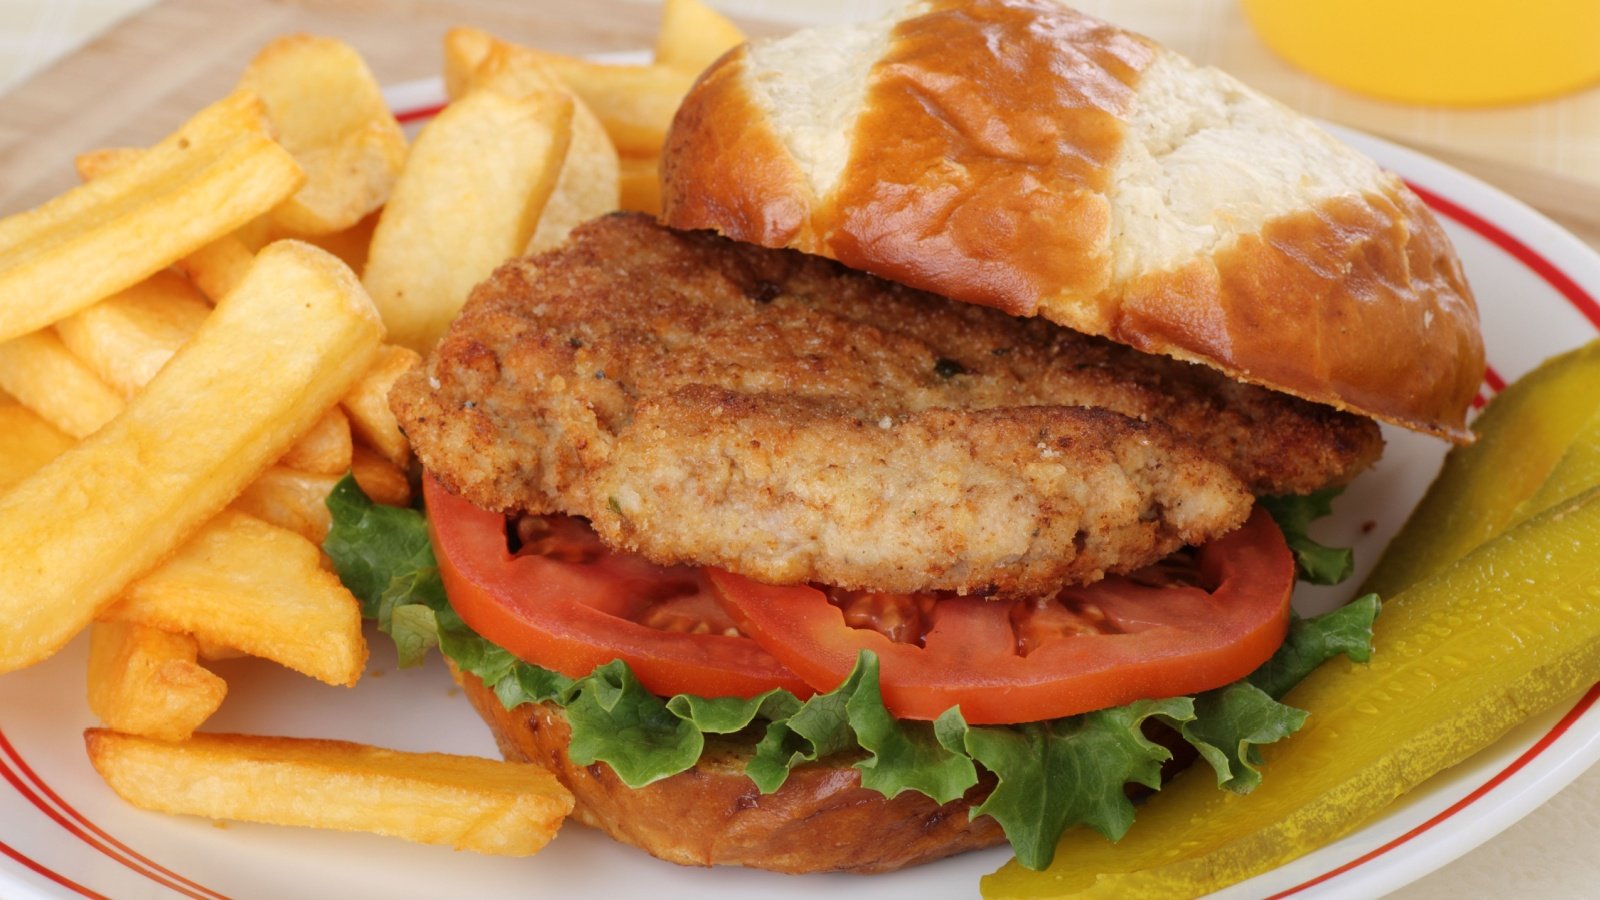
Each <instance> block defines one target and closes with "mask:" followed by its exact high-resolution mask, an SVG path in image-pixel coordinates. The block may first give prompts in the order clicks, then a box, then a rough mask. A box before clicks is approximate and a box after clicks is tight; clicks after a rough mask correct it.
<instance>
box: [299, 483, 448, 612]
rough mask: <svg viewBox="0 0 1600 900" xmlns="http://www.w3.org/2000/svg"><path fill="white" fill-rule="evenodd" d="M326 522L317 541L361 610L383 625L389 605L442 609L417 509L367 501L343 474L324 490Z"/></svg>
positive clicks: (443, 603) (424, 527)
mask: <svg viewBox="0 0 1600 900" xmlns="http://www.w3.org/2000/svg"><path fill="white" fill-rule="evenodd" d="M327 504H328V512H329V513H331V514H332V519H333V521H332V525H331V526H330V527H329V529H328V537H327V538H326V539H325V540H324V541H323V542H322V549H323V550H325V551H326V552H327V554H328V556H329V558H331V559H332V560H333V567H334V571H336V572H338V574H339V580H340V581H343V582H344V584H345V587H347V588H349V589H350V593H352V594H355V595H356V599H357V600H360V601H361V614H362V615H363V616H365V617H367V618H369V619H376V620H377V621H378V627H379V628H382V629H385V630H387V629H388V627H389V622H390V619H391V617H392V616H393V612H394V607H396V606H399V605H404V604H410V603H422V604H423V605H425V606H428V607H429V608H431V609H435V610H440V609H446V608H448V603H447V602H446V600H445V595H444V582H442V581H440V580H439V565H438V563H437V562H436V561H435V559H434V556H433V545H432V544H431V543H430V542H429V540H428V522H427V519H425V518H423V515H422V513H421V512H419V511H417V510H414V509H406V508H402V507H398V506H382V505H380V504H377V503H373V502H372V501H371V500H370V499H368V498H367V495H366V494H365V493H363V492H362V490H361V487H360V485H357V484H356V480H355V479H354V478H352V477H350V476H348V475H346V476H345V477H344V478H342V479H340V481H339V483H338V484H336V485H334V488H333V492H332V493H330V494H329V495H328V500H327Z"/></svg>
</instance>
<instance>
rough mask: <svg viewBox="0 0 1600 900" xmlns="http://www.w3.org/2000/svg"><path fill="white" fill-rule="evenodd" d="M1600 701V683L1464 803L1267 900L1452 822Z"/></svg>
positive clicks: (1276, 899) (1296, 890)
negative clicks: (1440, 824) (1446, 822)
mask: <svg viewBox="0 0 1600 900" xmlns="http://www.w3.org/2000/svg"><path fill="white" fill-rule="evenodd" d="M1597 699H1600V684H1596V685H1594V686H1593V687H1591V688H1589V692H1588V693H1587V694H1584V695H1583V699H1581V700H1579V701H1578V702H1577V703H1575V704H1573V707H1572V708H1571V709H1569V710H1567V714H1566V715H1564V716H1562V717H1561V721H1559V722H1557V723H1556V724H1555V727H1553V728H1551V729H1550V730H1549V731H1548V732H1547V733H1546V734H1545V736H1544V737H1541V738H1539V740H1538V741H1537V742H1535V743H1534V745H1533V746H1532V747H1529V748H1528V749H1527V750H1525V751H1523V753H1522V755H1521V756H1519V757H1517V758H1516V759H1515V760H1513V761H1512V763H1511V765H1509V766H1506V767H1505V768H1504V769H1501V770H1500V771H1499V772H1498V773H1496V774H1495V776H1494V777H1493V778H1490V779H1489V780H1488V781H1485V782H1484V783H1483V784H1480V785H1478V787H1477V789H1476V790H1474V791H1473V792H1472V793H1470V794H1468V795H1466V796H1465V797H1462V798H1461V799H1460V800H1457V801H1456V802H1455V803H1452V804H1451V805H1450V806H1449V808H1447V809H1445V810H1443V811H1442V812H1440V813H1439V814H1438V815H1436V816H1434V817H1433V818H1431V819H1429V820H1428V821H1426V822H1423V823H1422V824H1421V825H1418V826H1417V827H1415V828H1413V829H1411V830H1410V831H1408V832H1406V833H1405V834H1402V835H1400V836H1399V837H1397V838H1395V839H1394V840H1392V841H1390V842H1389V843H1387V844H1384V845H1383V846H1382V847H1379V848H1377V849H1375V850H1372V851H1371V852H1369V853H1367V854H1365V855H1363V856H1358V857H1356V858H1355V859H1352V860H1350V861H1349V862H1347V863H1345V864H1344V865H1342V866H1339V867H1338V868H1336V869H1329V870H1328V871H1327V872H1324V873H1322V874H1321V875H1318V876H1317V877H1315V878H1313V879H1311V880H1310V881H1303V882H1301V883H1300V884H1297V885H1295V886H1294V887H1292V888H1289V889H1288V890H1286V891H1281V892H1279V893H1276V894H1273V895H1272V896H1270V897H1268V898H1267V900H1279V898H1282V897H1288V896H1292V895H1294V894H1298V893H1300V892H1301V891H1303V890H1306V889H1307V888H1311V887H1314V886H1316V885H1319V884H1321V883H1323V882H1324V881H1327V880H1328V879H1330V878H1334V877H1336V876H1338V875H1342V874H1344V873H1345V872H1348V871H1350V870H1351V869H1354V868H1355V867H1356V866H1359V865H1361V864H1362V863H1365V862H1368V861H1370V860H1374V859H1377V858H1378V857H1380V856H1382V855H1383V854H1385V853H1388V852H1389V851H1390V850H1393V849H1394V848H1396V847H1398V846H1400V845H1401V844H1404V843H1406V842H1407V841H1409V840H1411V839H1412V838H1414V837H1416V836H1417V835H1419V834H1422V833H1423V832H1425V831H1427V830H1429V829H1430V828H1432V827H1433V826H1435V825H1437V824H1439V823H1440V822H1443V821H1444V820H1445V819H1448V818H1450V817H1451V816H1453V815H1455V814H1456V813H1458V812H1460V811H1462V810H1463V809H1466V808H1467V807H1468V806H1469V805H1471V804H1472V803H1473V802H1474V801H1476V800H1477V799H1478V798H1479V797H1482V796H1483V795H1484V794H1487V793H1489V792H1490V791H1492V790H1494V789H1495V788H1496V787H1499V786H1500V784H1501V783H1503V782H1504V781H1505V780H1506V779H1507V778H1510V777H1511V776H1512V775H1515V774H1517V772H1519V771H1521V770H1522V768H1523V767H1524V766H1526V765H1527V764H1528V763H1530V762H1532V761H1533V759H1534V758H1535V757H1537V756H1538V755H1539V754H1541V753H1543V752H1544V751H1545V750H1546V749H1547V748H1548V747H1549V746H1550V745H1551V744H1553V743H1555V741H1556V739H1557V738H1559V737H1561V736H1562V735H1563V734H1566V733H1567V729H1569V728H1571V727H1572V723H1574V722H1576V721H1578V719H1580V718H1582V717H1583V714H1584V713H1586V712H1588V711H1589V708H1590V707H1592V706H1594V703H1595V700H1597Z"/></svg>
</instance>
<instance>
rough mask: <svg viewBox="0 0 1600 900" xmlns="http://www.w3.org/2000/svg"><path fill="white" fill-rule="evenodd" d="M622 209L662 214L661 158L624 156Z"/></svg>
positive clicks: (653, 214) (654, 214)
mask: <svg viewBox="0 0 1600 900" xmlns="http://www.w3.org/2000/svg"><path fill="white" fill-rule="evenodd" d="M621 175H622V205H621V208H622V209H631V210H634V211H636V212H643V213H649V214H650V215H652V216H656V215H660V214H661V158H660V157H656V156H652V157H650V158H649V159H638V158H636V157H632V156H624V157H623V158H622V170H621Z"/></svg>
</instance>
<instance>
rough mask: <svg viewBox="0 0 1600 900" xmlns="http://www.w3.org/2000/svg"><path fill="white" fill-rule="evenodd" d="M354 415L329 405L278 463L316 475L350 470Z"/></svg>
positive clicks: (338, 473) (342, 472) (335, 473)
mask: <svg viewBox="0 0 1600 900" xmlns="http://www.w3.org/2000/svg"><path fill="white" fill-rule="evenodd" d="M350 452H351V441H350V419H349V418H347V417H346V416H345V414H344V413H343V412H340V410H339V407H337V406H333V407H329V409H328V411H327V412H325V413H323V414H322V418H320V419H318V420H317V424H315V425H313V426H311V430H310V431H308V432H306V433H305V434H304V435H302V436H301V437H300V440H298V441H296V442H295V444H294V446H293V447H290V448H289V452H288V453H285V454H284V455H283V457H282V458H281V459H279V460H278V464H279V465H281V466H286V467H288V468H291V469H299V470H301V471H303V472H310V473H312V474H314V475H343V474H344V473H345V472H347V471H349V470H350Z"/></svg>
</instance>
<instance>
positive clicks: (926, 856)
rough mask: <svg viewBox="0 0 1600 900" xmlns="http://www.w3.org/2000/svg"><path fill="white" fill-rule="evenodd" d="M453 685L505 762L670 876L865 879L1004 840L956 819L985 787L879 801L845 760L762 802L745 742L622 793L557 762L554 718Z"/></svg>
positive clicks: (479, 688) (717, 748) (599, 771)
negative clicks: (535, 769)
mask: <svg viewBox="0 0 1600 900" xmlns="http://www.w3.org/2000/svg"><path fill="white" fill-rule="evenodd" d="M457 680H458V681H459V682H460V683H461V686H462V689H463V690H464V691H465V692H466V694H467V698H468V699H470V700H471V701H472V705H473V707H474V708H475V709H477V711H478V714H479V715H481V716H482V717H483V719H484V721H485V722H487V723H489V727H490V728H491V729H492V730H493V731H494V736H495V741H496V742H497V743H498V744H499V745H500V752H501V753H503V754H504V755H505V757H506V759H510V760H516V761H521V762H533V763H538V764H540V765H542V766H544V767H545V768H547V769H549V770H550V771H551V772H552V773H554V774H555V776H556V777H557V778H559V779H560V780H561V783H562V784H564V785H566V786H567V789H568V790H570V791H572V793H573V796H574V797H575V798H576V800H577V807H576V809H575V810H574V811H573V816H574V817H575V818H576V819H577V820H578V821H579V822H582V823H583V824H585V825H588V826H591V827H593V828H598V829H600V830H601V831H604V832H605V833H606V834H608V835H610V836H611V837H612V838H614V839H615V840H618V841H621V842H623V843H625V844H632V845H633V846H635V847H638V848H640V849H641V850H644V851H646V852H647V853H650V854H651V855H653V856H658V857H660V858H661V859H665V860H668V861H670V862H675V863H678V864H680V865H686V866H749V867H751V868H757V869H770V870H772V871H775V872H788V873H802V872H857V873H863V874H866V873H874V872H892V871H894V870H896V869H902V868H905V867H906V866H914V865H917V864H919V863H925V862H932V861H933V860H936V859H941V858H943V857H946V856H951V855H953V854H956V853H963V852H965V851H967V850H976V849H980V848H983V847H991V846H994V845H996V844H999V843H1001V842H1003V841H1004V840H1005V835H1004V834H1003V833H1002V832H1001V830H1000V826H999V825H997V824H996V823H995V821H994V820H993V819H991V818H989V817H988V816H981V817H979V818H977V819H975V820H969V818H968V815H967V812H968V810H969V809H970V808H971V807H972V806H973V805H974V804H977V803H981V802H982V801H983V798H984V797H985V796H987V795H988V793H989V791H990V790H992V789H993V787H994V781H993V779H992V777H990V776H988V775H985V776H984V780H982V781H980V782H979V783H978V784H977V785H976V786H975V787H973V788H972V789H971V790H970V791H968V792H967V794H966V796H965V797H962V798H961V799H959V800H956V801H954V802H951V803H945V804H942V805H941V804H939V803H935V802H934V801H933V800H930V799H929V798H927V797H925V796H923V795H921V794H918V793H915V792H912V791H906V792H904V793H902V794H900V795H899V796H898V797H893V798H888V797H884V796H883V795H882V794H879V793H877V792H876V791H872V790H869V789H867V788H864V787H862V786H861V773H860V772H858V771H857V770H856V769H854V768H853V767H852V766H851V765H850V763H851V762H853V761H854V760H853V759H852V758H841V759H837V760H830V761H828V762H823V763H815V764H810V765H804V766H799V767H797V768H796V769H795V770H794V771H793V772H792V773H790V775H789V780H788V781H786V782H784V785H783V787H781V788H779V789H778V790H776V791H774V792H773V793H770V794H763V793H761V792H760V791H758V790H757V789H756V786H755V784H754V783H753V782H751V781H750V779H749V778H748V777H746V776H745V774H744V764H745V761H746V760H748V759H749V758H750V755H751V753H752V752H753V751H754V749H755V744H754V742H753V741H750V740H743V741H741V740H739V739H738V738H737V737H734V736H729V737H726V738H723V737H718V736H715V735H707V736H706V749H705V752H704V753H703V754H702V755H701V757H700V762H699V763H698V764H696V765H695V767H694V768H692V769H690V770H689V771H687V772H682V773H680V774H678V775H674V776H672V777H670V778H663V779H662V780H660V781H657V782H655V783H653V784H649V785H646V786H644V787H642V788H630V787H628V786H627V785H625V784H623V783H622V781H621V780H620V779H618V778H617V775H616V773H615V772H613V771H612V770H611V767H610V766H607V765H606V764H604V763H594V764H593V765H588V766H580V765H576V764H574V763H573V762H572V760H571V759H569V758H568V757H567V743H568V740H569V739H570V737H571V729H570V728H568V726H567V719H566V716H565V715H564V714H563V713H562V711H561V708H560V707H558V706H555V705H553V704H547V703H528V704H523V705H521V706H518V707H517V708H516V709H511V710H507V709H506V708H505V707H503V706H501V704H500V701H499V699H498V698H497V697H495V695H494V692H493V691H490V690H489V689H488V688H486V687H484V685H483V682H482V681H480V680H478V679H477V678H476V677H474V676H471V675H462V674H460V673H457Z"/></svg>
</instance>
